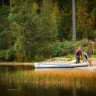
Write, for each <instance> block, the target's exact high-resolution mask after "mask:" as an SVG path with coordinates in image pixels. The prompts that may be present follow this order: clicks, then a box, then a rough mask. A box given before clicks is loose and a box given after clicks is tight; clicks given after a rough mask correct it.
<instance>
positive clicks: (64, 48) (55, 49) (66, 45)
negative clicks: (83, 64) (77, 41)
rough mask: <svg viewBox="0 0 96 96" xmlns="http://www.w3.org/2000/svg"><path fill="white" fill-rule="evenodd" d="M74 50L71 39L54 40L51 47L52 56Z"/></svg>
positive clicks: (66, 53)
mask: <svg viewBox="0 0 96 96" xmlns="http://www.w3.org/2000/svg"><path fill="white" fill-rule="evenodd" d="M74 52H75V47H74V43H73V42H71V41H66V40H65V41H63V42H59V41H58V42H56V43H55V44H53V46H52V48H51V54H52V56H53V57H54V56H62V55H68V54H72V53H74Z"/></svg>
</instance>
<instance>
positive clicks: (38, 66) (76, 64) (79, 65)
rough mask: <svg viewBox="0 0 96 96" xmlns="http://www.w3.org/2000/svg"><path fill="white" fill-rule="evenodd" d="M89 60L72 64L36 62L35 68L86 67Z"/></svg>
mask: <svg viewBox="0 0 96 96" xmlns="http://www.w3.org/2000/svg"><path fill="white" fill-rule="evenodd" d="M89 65H90V63H89V61H86V62H82V63H71V64H42V63H37V62H35V68H72V67H85V66H89Z"/></svg>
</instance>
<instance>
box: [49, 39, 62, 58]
mask: <svg viewBox="0 0 96 96" xmlns="http://www.w3.org/2000/svg"><path fill="white" fill-rule="evenodd" d="M63 52H64V49H63V45H62V43H60V42H59V41H57V42H56V43H55V44H53V45H52V48H51V55H52V57H55V56H59V55H60V54H62V53H63Z"/></svg>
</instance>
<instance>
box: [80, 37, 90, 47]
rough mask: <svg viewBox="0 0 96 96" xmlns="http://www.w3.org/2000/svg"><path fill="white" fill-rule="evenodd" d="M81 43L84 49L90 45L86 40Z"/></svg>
mask: <svg viewBox="0 0 96 96" xmlns="http://www.w3.org/2000/svg"><path fill="white" fill-rule="evenodd" d="M81 42H82V47H86V46H88V44H89V43H88V41H87V40H86V39H84V40H81Z"/></svg>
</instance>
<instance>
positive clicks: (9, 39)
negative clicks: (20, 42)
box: [9, 0, 12, 47]
mask: <svg viewBox="0 0 96 96" xmlns="http://www.w3.org/2000/svg"><path fill="white" fill-rule="evenodd" d="M11 8H12V0H10V10H11ZM9 27H10V34H9V47H11V45H12V44H11V28H12V22H11V21H10V25H9Z"/></svg>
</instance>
